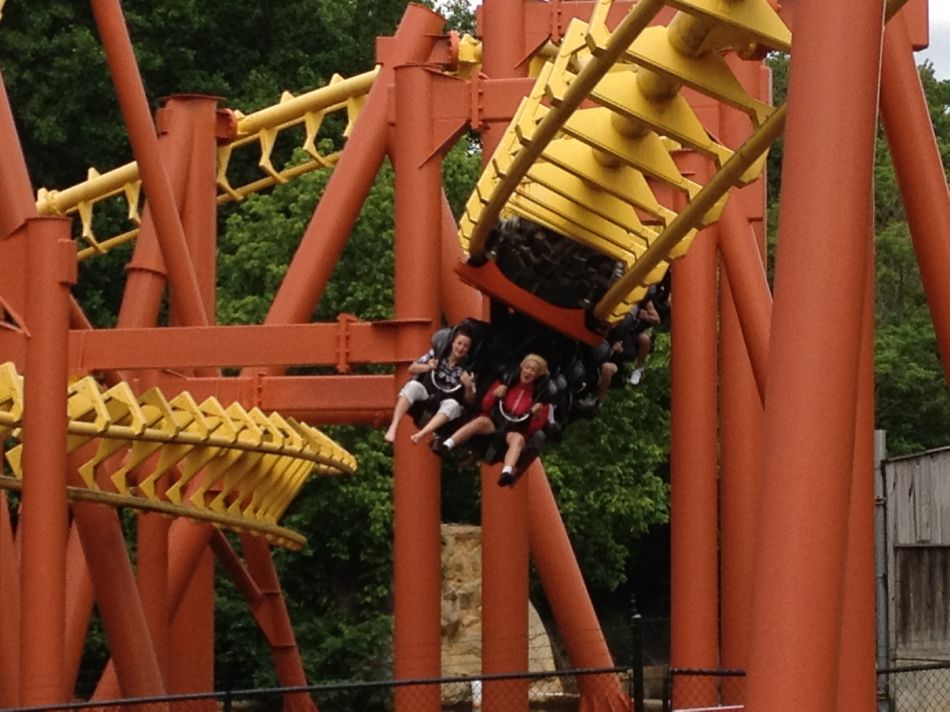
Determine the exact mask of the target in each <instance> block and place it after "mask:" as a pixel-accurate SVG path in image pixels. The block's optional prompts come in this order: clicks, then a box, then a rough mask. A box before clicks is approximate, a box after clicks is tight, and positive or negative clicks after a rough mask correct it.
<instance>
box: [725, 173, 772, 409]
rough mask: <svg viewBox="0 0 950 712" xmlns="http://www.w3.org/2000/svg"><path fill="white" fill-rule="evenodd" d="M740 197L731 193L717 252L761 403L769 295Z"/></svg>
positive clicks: (767, 346) (750, 227) (752, 233)
mask: <svg viewBox="0 0 950 712" xmlns="http://www.w3.org/2000/svg"><path fill="white" fill-rule="evenodd" d="M753 189H754V188H753ZM743 197H744V195H743V193H741V192H740V193H738V194H736V195H734V196H733V197H732V198H731V199H730V200H729V203H728V205H726V209H725V210H724V211H723V214H722V217H721V218H720V220H719V254H720V256H721V257H722V265H723V268H724V270H725V273H726V275H727V276H728V279H729V289H730V291H731V298H730V301H731V302H732V303H733V307H731V308H734V309H735V312H736V316H737V317H738V326H739V328H740V330H739V332H737V336H738V338H739V339H740V343H741V345H742V346H743V349H744V350H745V351H746V353H747V354H748V355H747V356H746V358H748V359H749V365H750V366H751V368H752V376H753V378H754V379H755V380H754V382H753V385H754V386H755V387H756V391H757V395H758V397H759V401H760V403H761V402H762V401H763V400H764V398H765V370H766V362H767V360H768V355H769V324H770V321H771V318H772V295H771V293H770V292H769V284H768V279H767V277H766V274H765V265H764V263H763V260H762V253H761V252H759V247H758V246H757V245H756V236H755V233H754V232H753V230H752V226H751V225H750V224H749V221H748V219H747V218H746V216H745V211H744V210H743V202H744V201H743Z"/></svg>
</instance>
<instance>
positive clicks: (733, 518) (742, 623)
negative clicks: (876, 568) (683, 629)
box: [717, 55, 772, 703]
mask: <svg viewBox="0 0 950 712" xmlns="http://www.w3.org/2000/svg"><path fill="white" fill-rule="evenodd" d="M735 60H736V58H735V57H734V56H732V55H730V56H729V57H727V61H729V64H730V67H731V68H732V69H733V71H735V73H736V76H737V77H738V78H739V79H740V81H741V82H742V84H743V86H744V87H745V88H746V90H747V91H748V92H749V93H750V94H751V95H752V96H755V97H756V98H758V99H759V100H761V101H768V100H769V99H770V98H771V97H770V96H769V95H770V87H771V72H770V71H769V70H768V69H767V68H766V67H763V66H760V65H756V64H752V63H750V62H740V61H735ZM718 128H719V132H718V133H719V136H720V139H721V140H722V141H723V143H725V144H726V145H727V146H738V145H741V144H742V143H743V142H744V141H745V139H746V138H747V136H748V134H749V131H750V126H749V122H748V120H747V119H746V117H745V116H744V115H742V114H741V113H740V112H738V111H736V110H735V109H732V108H729V107H722V108H721V109H720V111H719V127H718ZM765 193H766V190H765V178H764V177H763V178H760V179H759V180H758V181H756V182H755V183H753V184H751V185H749V186H747V187H745V188H742V189H740V190H737V191H734V192H733V195H732V197H730V199H729V202H728V203H727V205H726V208H725V211H724V213H723V216H722V217H721V218H720V220H719V225H718V229H717V233H718V235H717V237H718V240H717V245H718V248H719V257H720V279H719V288H720V289H719V502H720V504H719V532H720V534H719V536H720V545H719V546H720V553H719V600H720V603H719V605H720V611H721V614H720V616H721V622H720V632H719V638H720V640H719V647H720V657H719V659H720V665H721V666H722V667H725V668H732V669H745V668H746V666H747V665H748V647H749V624H750V622H751V619H750V610H751V607H752V567H753V562H754V556H755V549H754V540H753V536H752V532H754V531H755V511H756V501H757V497H758V495H757V492H758V487H759V484H760V483H759V478H760V475H761V471H762V428H763V396H764V390H765V378H764V375H765V369H766V362H767V359H768V339H769V329H770V328H771V311H772V295H771V292H770V290H769V286H768V282H767V279H766V275H765V268H764V265H765V257H764V253H765V235H764V223H765V211H766V195H765ZM736 248H738V249H739V250H740V251H741V252H740V257H741V258H744V261H740V262H739V265H742V266H739V265H737V264H736V261H735V259H734V257H735V255H734V254H733V253H734V251H735V249H736ZM743 270H748V271H747V272H746V271H743ZM734 285H735V286H734ZM753 353H755V354H756V356H754V357H753V356H752V354H753ZM742 692H743V691H742V690H740V689H737V688H736V686H730V685H725V686H723V689H722V695H723V697H722V702H723V703H741V702H742V697H743V695H742Z"/></svg>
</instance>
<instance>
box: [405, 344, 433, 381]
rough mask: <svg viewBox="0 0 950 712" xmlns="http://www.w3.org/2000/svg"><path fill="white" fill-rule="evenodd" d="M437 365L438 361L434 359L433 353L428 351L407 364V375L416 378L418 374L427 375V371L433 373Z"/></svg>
mask: <svg viewBox="0 0 950 712" xmlns="http://www.w3.org/2000/svg"><path fill="white" fill-rule="evenodd" d="M438 365H439V360H438V359H437V358H436V357H435V351H433V350H432V349H429V350H428V351H426V352H425V353H424V354H422V356H420V357H419V358H417V359H416V360H415V361H413V362H412V363H410V364H409V373H411V374H412V375H413V376H417V375H419V374H420V373H428V372H429V371H434V370H435V369H436V366H438Z"/></svg>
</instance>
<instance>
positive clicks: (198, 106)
mask: <svg viewBox="0 0 950 712" xmlns="http://www.w3.org/2000/svg"><path fill="white" fill-rule="evenodd" d="M217 109H218V100H217V99H216V98H215V97H210V96H195V95H191V94H188V95H182V96H173V97H171V98H169V100H168V102H167V103H166V104H165V107H164V108H163V109H162V114H163V115H166V116H169V117H170V118H169V124H170V130H172V131H181V132H184V133H185V134H186V136H187V141H188V143H189V145H190V148H191V151H190V153H189V156H188V159H189V160H188V163H187V165H186V168H187V171H186V173H185V177H186V184H185V186H184V193H185V196H184V200H181V201H178V200H176V202H177V204H178V206H179V212H180V213H181V224H182V227H183V228H184V231H185V241H186V242H187V243H188V252H189V254H190V255H191V262H192V264H193V265H194V267H195V276H196V277H197V278H198V292H199V294H200V296H201V301H202V304H203V305H204V311H205V314H206V315H207V318H208V323H209V324H213V323H214V322H215V314H216V312H217V309H216V299H217V294H216V286H217V257H218V239H217V237H218V203H217V198H218V190H217V182H216V179H217V171H218V142H217V135H216V134H217V118H218V114H217ZM171 317H172V321H173V323H175V324H182V325H185V324H187V322H186V321H185V319H184V318H179V317H178V315H177V314H175V313H174V311H173V312H172V314H171Z"/></svg>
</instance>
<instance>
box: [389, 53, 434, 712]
mask: <svg viewBox="0 0 950 712" xmlns="http://www.w3.org/2000/svg"><path fill="white" fill-rule="evenodd" d="M394 74H395V92H394V103H395V106H394V107H393V110H394V115H395V118H396V123H395V130H394V132H393V136H392V143H391V146H390V154H391V157H392V162H393V168H394V172H395V188H396V199H395V203H396V204H395V212H396V235H395V267H396V281H395V307H396V309H395V311H396V317H397V318H400V319H424V320H427V321H428V322H429V325H430V326H429V328H430V329H432V328H434V327H435V325H436V324H438V320H439V314H440V310H439V291H440V290H439V265H440V262H441V259H440V254H439V249H438V245H439V242H440V240H439V233H440V232H441V229H440V227H441V215H442V204H441V188H442V180H441V167H442V161H441V155H439V154H438V153H436V154H435V155H433V148H434V142H435V140H436V137H435V135H434V127H433V122H432V116H433V110H434V106H435V97H434V95H433V89H434V82H433V76H432V74H431V72H430V71H429V70H428V68H426V67H422V66H411V65H401V66H397V67H396V68H395V71H394ZM433 228H434V229H435V234H433ZM433 238H435V239H433ZM399 344H400V348H402V349H406V350H408V351H414V352H415V353H416V354H421V353H423V352H425V351H426V349H427V348H428V346H429V344H428V338H423V336H422V334H415V333H412V332H403V333H401V334H400V339H399ZM408 377H409V374H408V371H407V368H406V366H402V365H401V366H399V367H397V369H396V383H397V384H401V383H403V382H404V381H405V380H406V379H407V378H408ZM394 385H395V384H394ZM395 391H396V388H393V390H391V391H389V393H388V395H389V397H390V398H391V399H393V400H394V399H395V396H396V392H395ZM394 465H395V472H394V477H395V484H394V512H395V514H394V522H393V526H394V536H395V541H394V545H393V589H394V592H395V601H394V614H395V630H394V653H395V659H394V674H395V677H396V678H412V677H438V675H439V674H440V672H441V656H440V642H441V600H442V588H441V577H440V572H441V547H440V544H441V539H440V529H439V527H440V518H441V498H440V495H439V485H440V479H439V469H440V463H439V461H438V459H437V458H435V457H434V456H433V455H432V453H431V452H429V451H428V448H424V447H416V446H414V445H412V444H411V443H410V442H409V440H408V438H407V430H406V429H405V428H402V429H400V431H399V435H398V437H397V439H396V443H395V462H394ZM440 707H441V693H440V689H439V687H438V686H437V685H434V686H426V687H424V688H422V689H419V690H408V689H405V688H402V689H398V690H397V691H396V709H410V708H411V709H420V708H421V709H429V710H438V709H440Z"/></svg>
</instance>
